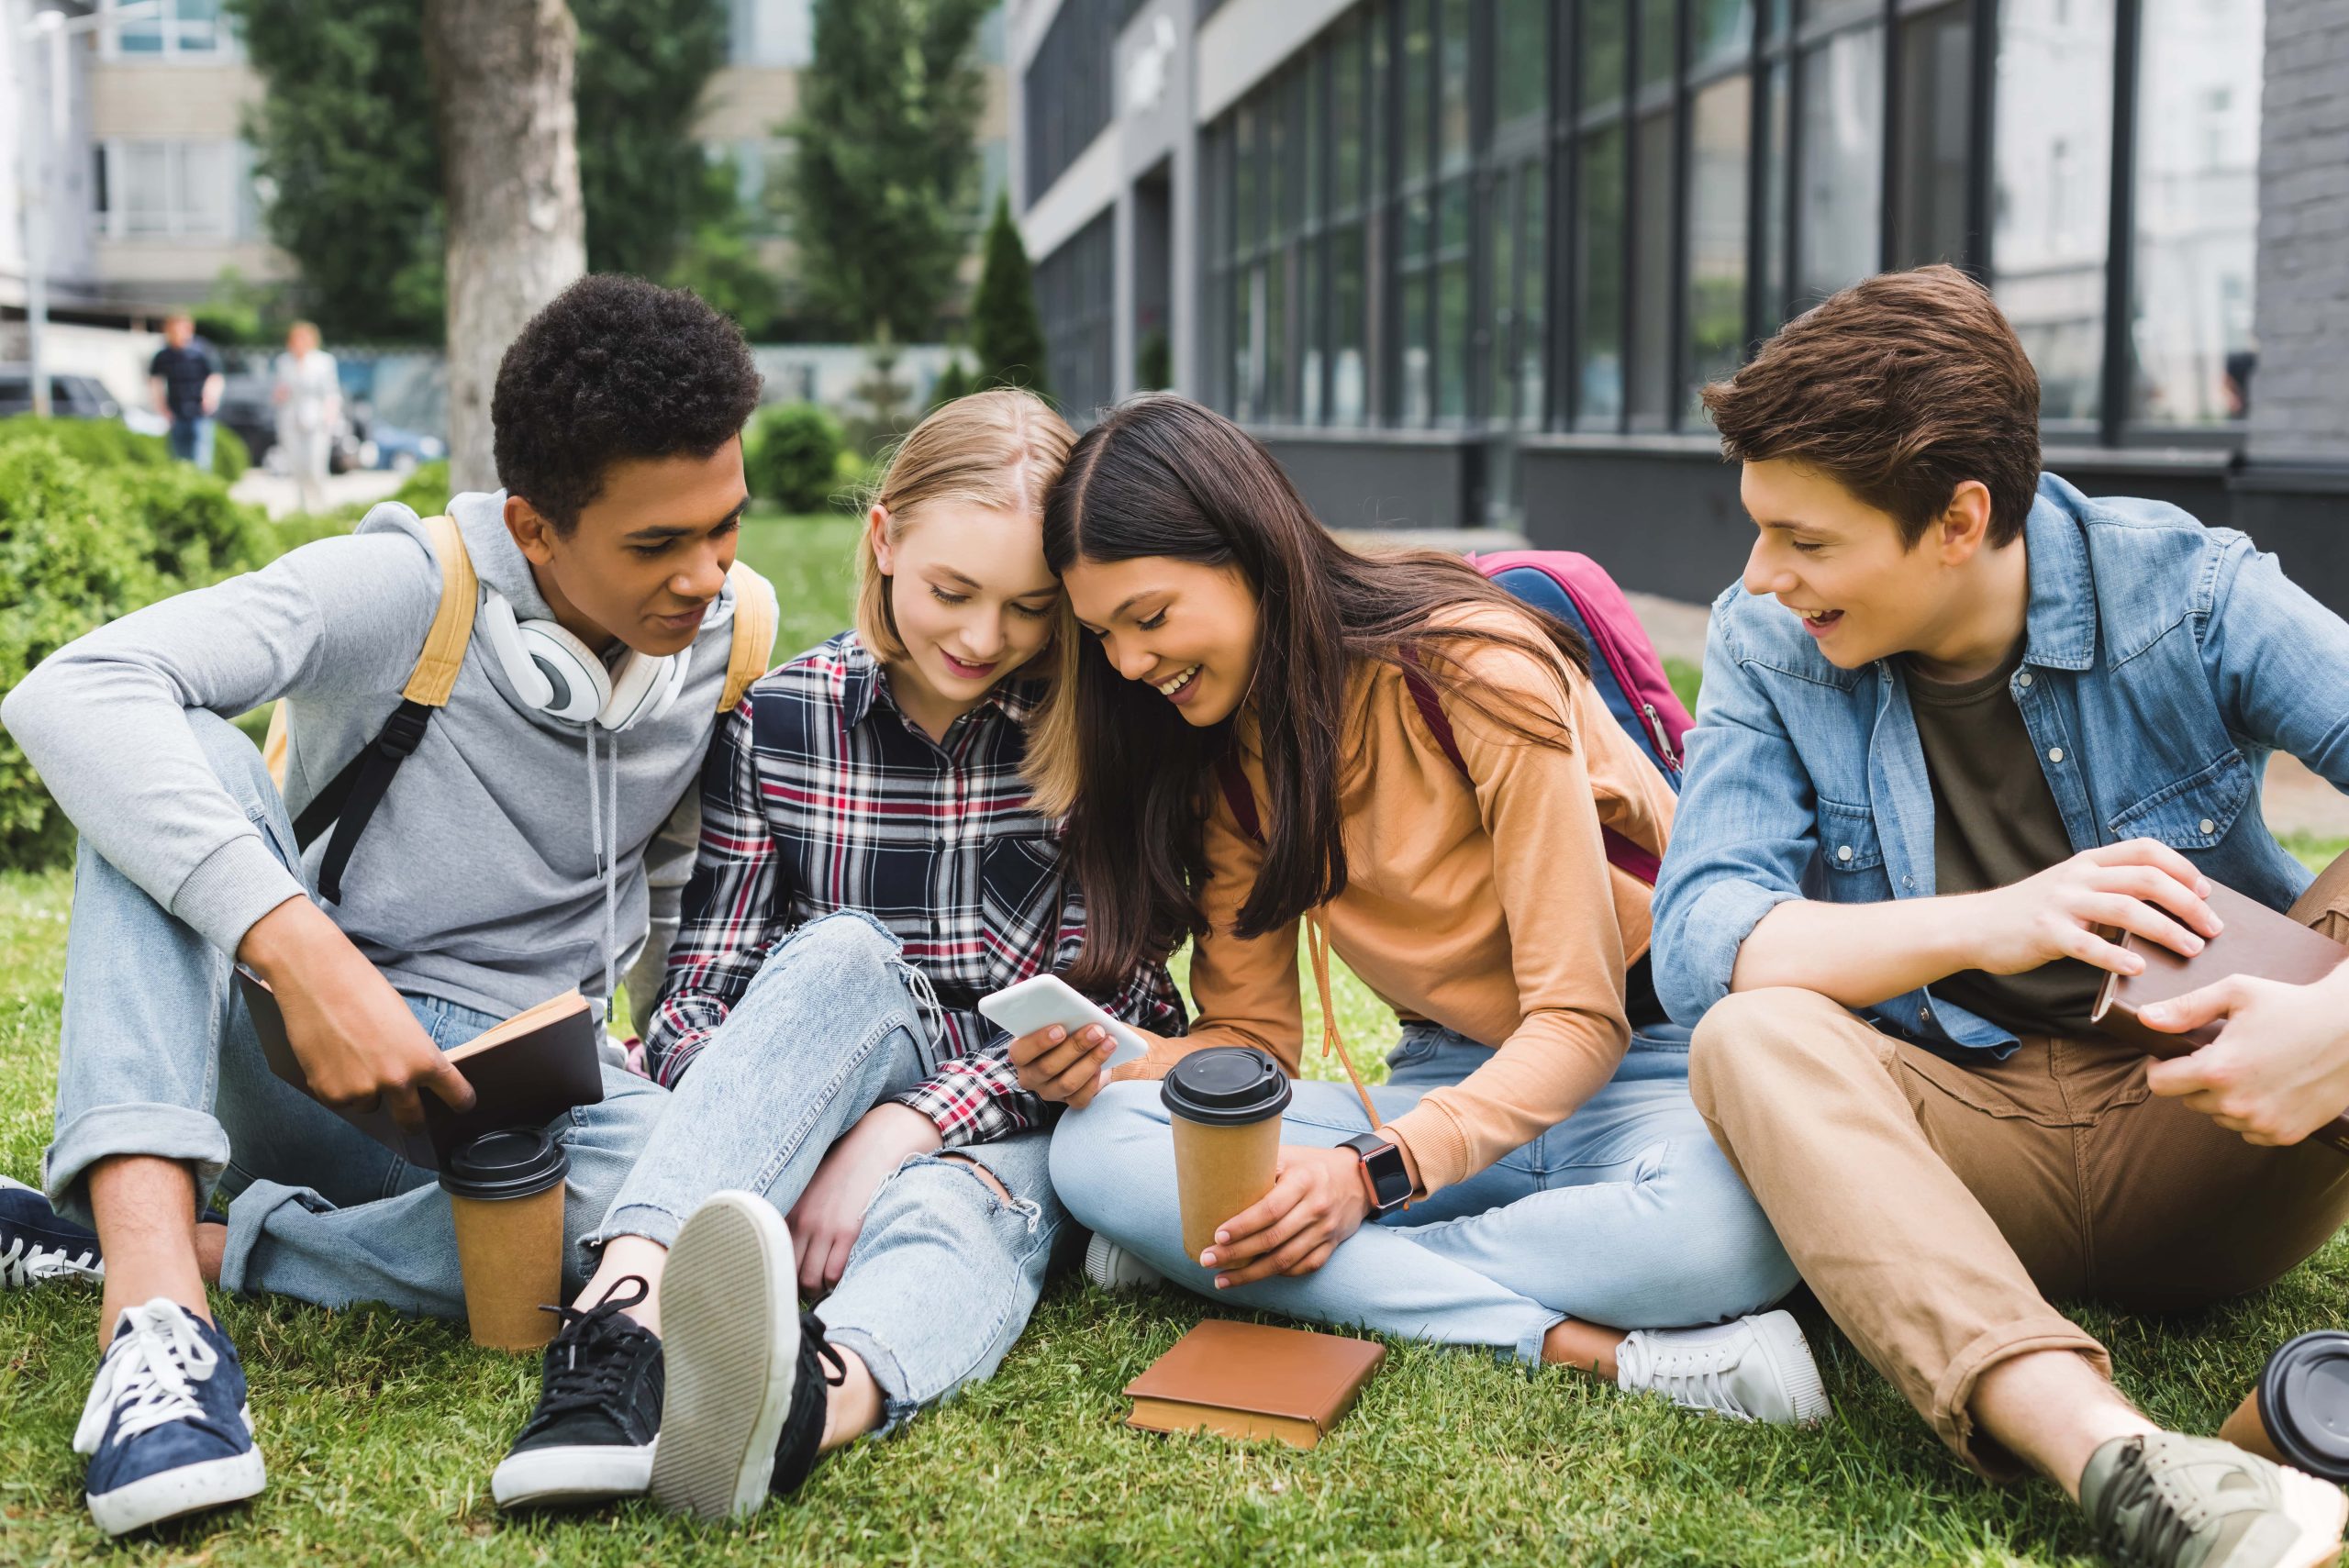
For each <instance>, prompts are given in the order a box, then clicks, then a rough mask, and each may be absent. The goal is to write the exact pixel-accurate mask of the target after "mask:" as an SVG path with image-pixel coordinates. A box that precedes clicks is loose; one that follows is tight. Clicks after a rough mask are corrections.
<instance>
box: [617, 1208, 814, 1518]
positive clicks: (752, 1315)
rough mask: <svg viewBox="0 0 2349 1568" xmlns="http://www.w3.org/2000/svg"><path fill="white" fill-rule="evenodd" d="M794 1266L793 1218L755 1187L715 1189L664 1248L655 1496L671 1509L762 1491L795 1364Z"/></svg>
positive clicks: (738, 1499) (736, 1513) (734, 1508)
mask: <svg viewBox="0 0 2349 1568" xmlns="http://www.w3.org/2000/svg"><path fill="white" fill-rule="evenodd" d="M797 1273H798V1271H797V1269H796V1266H795V1259H794V1257H793V1255H792V1250H791V1229H790V1228H789V1227H788V1226H786V1225H785V1224H784V1222H783V1216H782V1215H780V1214H777V1213H776V1212H775V1210H774V1205H772V1204H770V1203H768V1202H767V1201H766V1199H764V1198H763V1197H760V1196H758V1195H756V1194H754V1193H744V1192H723V1193H717V1194H713V1195H711V1196H710V1197H709V1198H708V1200H707V1201H706V1202H705V1203H703V1205H702V1206H701V1207H699V1208H696V1210H694V1212H693V1216H692V1218H689V1219H687V1220H686V1221H685V1229H683V1230H680V1231H679V1232H678V1233H677V1241H676V1245H675V1246H674V1247H672V1248H670V1249H669V1262H668V1266H667V1268H666V1269H664V1270H663V1271H662V1276H661V1347H662V1359H663V1360H664V1362H666V1370H667V1374H668V1384H667V1388H666V1392H665V1393H664V1395H663V1396H662V1405H661V1442H660V1446H659V1450H658V1451H657V1452H656V1453H655V1454H654V1456H653V1461H652V1498H653V1501H655V1502H657V1503H659V1504H660V1505H661V1506H662V1507H664V1508H667V1509H669V1510H670V1511H671V1512H673V1513H689V1514H692V1515H693V1516H694V1517H695V1518H704V1519H729V1518H743V1517H745V1516H746V1515H749V1514H752V1513H755V1512H757V1511H758V1508H759V1507H760V1506H761V1505H762V1504H763V1503H764V1502H765V1501H766V1497H767V1483H768V1482H769V1480H770V1479H772V1478H773V1476H774V1448H775V1443H776V1441H777V1440H778V1439H780V1438H781V1437H782V1435H783V1420H784V1418H785V1416H786V1415H788V1414H789V1413H790V1410H791V1386H792V1381H793V1379H794V1377H795V1376H796V1373H797V1372H798V1367H799V1284H798V1278H797Z"/></svg>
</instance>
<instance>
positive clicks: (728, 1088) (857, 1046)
mask: <svg viewBox="0 0 2349 1568" xmlns="http://www.w3.org/2000/svg"><path fill="white" fill-rule="evenodd" d="M909 976H910V971H909V969H908V967H907V963H906V962H905V960H904V957H903V956H902V953H901V951H900V949H899V945H898V941H897V939H896V937H895V936H894V935H892V934H891V933H890V931H889V929H887V928H886V927H885V926H883V925H882V924H881V923H880V922H879V921H877V920H875V919H874V918H873V917H871V916H870V915H867V914H864V913H863V912H862V911H859V910H840V911H837V912H835V913H832V914H829V915H825V916H821V917H818V918H816V919H813V920H810V921H808V922H807V924H806V925H804V926H802V927H800V928H799V929H797V930H796V931H794V932H793V933H792V934H791V935H790V936H789V937H787V938H786V939H785V940H784V941H783V942H781V943H780V944H779V945H778V946H777V947H776V948H775V949H774V951H773V952H771V953H769V954H768V955H767V959H766V962H765V963H764V964H763V965H762V966H761V968H760V970H759V973H758V974H757V975H756V976H755V977H754V978H753V979H752V980H751V984H750V987H749V989H747V990H746V991H744V992H743V994H742V999H741V1000H740V1002H739V1003H737V1004H736V1005H735V1006H734V1009H733V1011H732V1012H731V1013H729V1015H728V1016H727V1019H726V1021H725V1022H724V1023H723V1024H721V1025H719V1026H718V1029H717V1031H716V1032H715V1033H713V1034H712V1035H711V1036H710V1037H709V1040H708V1041H707V1043H706V1044H704V1045H703V1047H702V1049H701V1053H700V1054H699V1055H698V1056H696V1058H695V1059H694V1061H693V1063H692V1065H691V1066H690V1067H689V1068H688V1069H687V1070H686V1072H685V1075H684V1076H683V1077H682V1078H680V1079H679V1080H678V1081H677V1084H676V1086H675V1088H674V1090H673V1091H672V1092H671V1094H670V1095H669V1103H668V1106H667V1108H666V1109H665V1110H664V1111H663V1112H662V1118H661V1123H660V1126H659V1127H657V1128H655V1129H653V1133H652V1137H651V1141H649V1142H648V1143H647V1144H646V1145H645V1148H644V1154H643V1157H642V1158H641V1159H640V1160H639V1161H638V1162H637V1165H636V1169H635V1171H634V1172H633V1173H630V1174H629V1178H628V1180H627V1181H626V1182H625V1183H623V1184H621V1187H620V1191H619V1195H618V1197H616V1198H615V1199H613V1201H612V1207H611V1212H610V1213H609V1214H607V1216H605V1218H604V1223H603V1226H602V1228H601V1229H598V1230H597V1231H596V1235H595V1236H594V1237H593V1238H591V1240H592V1241H593V1242H595V1243H597V1244H600V1243H601V1242H603V1241H607V1240H610V1239H611V1238H613V1237H615V1236H642V1237H646V1238H649V1239H650V1240H654V1241H658V1242H660V1243H661V1244H662V1245H663V1246H667V1245H669V1244H671V1243H672V1242H674V1241H675V1240H676V1238H677V1230H678V1228H679V1227H680V1226H682V1225H683V1224H684V1223H685V1217H686V1216H688V1215H690V1214H691V1213H692V1212H693V1211H694V1208H695V1207H696V1206H697V1205H698V1204H699V1203H700V1202H701V1201H702V1200H703V1199H704V1198H706V1197H707V1196H708V1195H710V1194H712V1193H714V1192H718V1191H719V1190H721V1189H724V1188H729V1187H730V1188H740V1189H741V1190H744V1191H748V1192H754V1193H759V1194H761V1195H764V1196H765V1198H766V1199H767V1201H768V1202H770V1203H772V1204H774V1207H776V1208H777V1209H780V1210H782V1211H784V1212H785V1213H788V1212H789V1211H790V1208H791V1206H792V1205H793V1204H795V1203H796V1202H797V1201H798V1199H799V1195H800V1194H801V1193H802V1192H804V1191H806V1190H807V1184H808V1182H809V1181H810V1180H812V1179H813V1178H814V1176H815V1174H816V1167H817V1165H818V1162H821V1161H822V1159H823V1157H824V1154H825V1152H826V1151H828V1150H829V1149H830V1148H831V1146H832V1145H833V1143H834V1142H836V1141H837V1140H839V1139H840V1138H841V1135H842V1134H843V1133H845V1132H847V1131H848V1130H849V1129H851V1128H852V1127H854V1126H855V1125H856V1122H857V1118H860V1117H862V1116H863V1115H864V1113H865V1112H866V1111H868V1110H870V1109H872V1108H873V1107H874V1106H876V1105H879V1104H881V1103H882V1102H884V1101H885V1100H887V1099H889V1098H890V1097H891V1096H892V1095H899V1094H902V1093H904V1092H905V1091H907V1090H908V1089H911V1088H913V1087H914V1086H915V1085H917V1084H920V1083H921V1082H922V1081H923V1080H925V1079H926V1078H928V1077H929V1076H930V1073H932V1072H933V1071H934V1070H935V1069H936V1067H937V1065H938V1063H937V1061H936V1060H935V1056H934V1047H933V1046H932V1044H931V1041H930V1030H929V1029H928V1028H927V1027H925V1025H924V1023H923V1020H922V1017H921V1012H922V1006H921V1003H920V1002H919V1001H918V999H917V996H916V994H915V992H914V989H913V987H912V984H910V980H909ZM1050 1144H1051V1138H1050V1135H1049V1134H1047V1133H1045V1132H1042V1131H1036V1132H1026V1133H1020V1134H1018V1135H1016V1136H1014V1137H1010V1138H1006V1139H1000V1140H996V1141H994V1142H989V1143H976V1144H969V1145H965V1146H963V1147H962V1148H959V1149H956V1150H953V1151H951V1152H950V1153H941V1154H921V1155H916V1156H915V1157H914V1158H912V1159H910V1160H907V1162H905V1163H903V1164H902V1165H900V1166H898V1167H897V1170H896V1173H895V1174H893V1175H892V1176H890V1177H889V1179H888V1180H886V1181H885V1182H883V1183H882V1184H881V1185H880V1187H879V1189H878V1190H877V1191H875V1192H874V1195H873V1201H872V1202H871V1204H870V1205H869V1206H867V1207H866V1208H865V1211H864V1225H863V1229H862V1230H861V1231H860V1232H859V1233H858V1235H857V1239H856V1245H855V1247H854V1248H853V1249H852V1251H850V1253H849V1259H848V1268H847V1271H846V1272H845V1273H843V1274H842V1275H841V1283H840V1284H839V1286H838V1287H837V1288H836V1289H835V1290H833V1292H832V1293H831V1294H830V1295H829V1296H826V1297H825V1298H824V1300H823V1301H822V1303H821V1304H819V1305H818V1307H817V1308H816V1312H817V1316H818V1317H819V1318H822V1319H823V1320H824V1330H825V1335H826V1337H827V1338H828V1339H829V1340H831V1342H832V1343H833V1344H835V1345H838V1346H840V1347H841V1349H842V1350H846V1351H854V1352H855V1353H856V1354H857V1355H858V1356H859V1357H860V1358H862V1359H863V1362H864V1364H865V1365H866V1366H867V1367H868V1368H870V1369H871V1370H872V1373H873V1378H874V1382H875V1383H877V1384H879V1385H881V1393H882V1397H883V1400H884V1404H885V1412H884V1420H883V1425H882V1430H883V1431H884V1432H887V1431H893V1430H895V1429H896V1428H897V1427H898V1426H900V1425H901V1424H903V1423H904V1422H905V1420H906V1419H907V1418H909V1417H911V1416H912V1415H914V1414H915V1413H916V1412H917V1411H918V1410H920V1409H921V1408H922V1407H925V1406H928V1405H930V1404H934V1403H936V1402H937V1401H939V1400H941V1399H943V1398H945V1397H946V1396H949V1395H951V1394H952V1393H953V1392H954V1391H955V1390H956V1389H958V1388H960V1387H962V1386H963V1385H964V1384H966V1383H976V1382H980V1381H982V1380H983V1379H985V1378H986V1377H988V1376H990V1375H991V1374H993V1373H994V1372H995V1369H996V1365H997V1364H998V1363H1000V1362H1002V1360H1003V1358H1004V1353H1005V1352H1006V1351H1009V1350H1010V1349H1011V1346H1012V1342H1013V1341H1014V1340H1018V1339H1019V1334H1020V1330H1021V1329H1025V1328H1026V1327H1027V1326H1028V1314H1029V1313H1030V1311H1032V1310H1033V1309H1034V1307H1035V1305H1036V1297H1037V1296H1038V1295H1039V1294H1040V1293H1041V1291H1042V1289H1043V1284H1044V1272H1045V1268H1046V1266H1047V1265H1048V1264H1049V1263H1050V1262H1051V1261H1052V1243H1053V1241H1054V1240H1055V1239H1056V1238H1057V1236H1058V1235H1059V1234H1060V1230H1061V1218H1062V1216H1061V1206H1060V1204H1059V1202H1058V1201H1057V1200H1056V1199H1054V1197H1053V1196H1052V1179H1051V1173H1050V1169H1049V1165H1050ZM953 1156H959V1158H956V1157H953ZM969 1162H977V1163H978V1164H981V1165H984V1166H985V1167H986V1169H987V1170H988V1172H989V1173H992V1174H993V1175H994V1176H995V1178H996V1180H997V1181H999V1182H1001V1183H1002V1184H1003V1187H1004V1191H1006V1192H1008V1193H1009V1194H1010V1195H1011V1197H1012V1202H1011V1203H1010V1204H1009V1205H1006V1204H1005V1203H1004V1201H1003V1200H1002V1199H1001V1198H1000V1197H998V1196H996V1192H995V1189H994V1188H992V1187H990V1186H989V1185H988V1184H987V1183H986V1180H985V1177H983V1176H981V1175H980V1174H979V1173H978V1172H977V1171H976V1170H974V1169H973V1167H972V1164H971V1163H969Z"/></svg>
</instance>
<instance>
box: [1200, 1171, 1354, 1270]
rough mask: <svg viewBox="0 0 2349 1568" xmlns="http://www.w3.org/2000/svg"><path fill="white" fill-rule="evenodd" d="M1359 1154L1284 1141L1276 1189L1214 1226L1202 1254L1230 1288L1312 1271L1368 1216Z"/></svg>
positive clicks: (1205, 1262)
mask: <svg viewBox="0 0 2349 1568" xmlns="http://www.w3.org/2000/svg"><path fill="white" fill-rule="evenodd" d="M1370 1211H1371V1204H1370V1194H1369V1192H1368V1191H1367V1190H1366V1189H1365V1188H1364V1185H1363V1175H1362V1156H1361V1155H1359V1154H1356V1153H1355V1152H1354V1151H1353V1150H1351V1149H1317V1148H1313V1147H1310V1146H1305V1145H1297V1144H1287V1143H1284V1144H1282V1145H1281V1147H1280V1149H1279V1150H1278V1151H1277V1163H1276V1166H1275V1174H1274V1181H1273V1190H1272V1191H1271V1192H1269V1193H1267V1194H1265V1195H1264V1196H1263V1197H1262V1198H1260V1199H1258V1200H1257V1201H1256V1202H1255V1203H1253V1204H1251V1205H1250V1206H1249V1207H1246V1208H1244V1209H1242V1210H1241V1211H1240V1212H1239V1213H1238V1214H1235V1215H1233V1216H1232V1217H1231V1218H1230V1219H1228V1220H1225V1221H1224V1222H1223V1223H1222V1224H1221V1225H1219V1226H1218V1227H1217V1228H1216V1233H1215V1245H1214V1246H1212V1247H1210V1248H1208V1251H1206V1252H1204V1253H1203V1254H1201V1256H1200V1259H1199V1261H1200V1262H1202V1263H1204V1264H1206V1265H1207V1266H1208V1267H1209V1268H1212V1269H1214V1270H1216V1271H1217V1273H1216V1276H1215V1286H1216V1288H1217V1289H1218V1290H1226V1289H1229V1288H1230V1287H1231V1286H1233V1285H1236V1284H1253V1283H1254V1282H1256V1281H1257V1280H1260V1279H1270V1278H1271V1277H1272V1276H1273V1275H1275V1274H1287V1275H1290V1276H1292V1277H1295V1276H1297V1275H1302V1274H1309V1273H1312V1272H1313V1271H1314V1270H1316V1269H1318V1268H1319V1267H1320V1266H1321V1265H1322V1264H1324V1263H1326V1262H1329V1261H1330V1253H1332V1252H1334V1251H1337V1250H1338V1244H1339V1243H1340V1242H1341V1241H1343V1240H1345V1239H1346V1238H1347V1237H1349V1236H1352V1235H1353V1233H1354V1232H1355V1231H1357V1230H1359V1229H1362V1223H1363V1221H1364V1220H1365V1219H1367V1218H1370Z"/></svg>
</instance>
